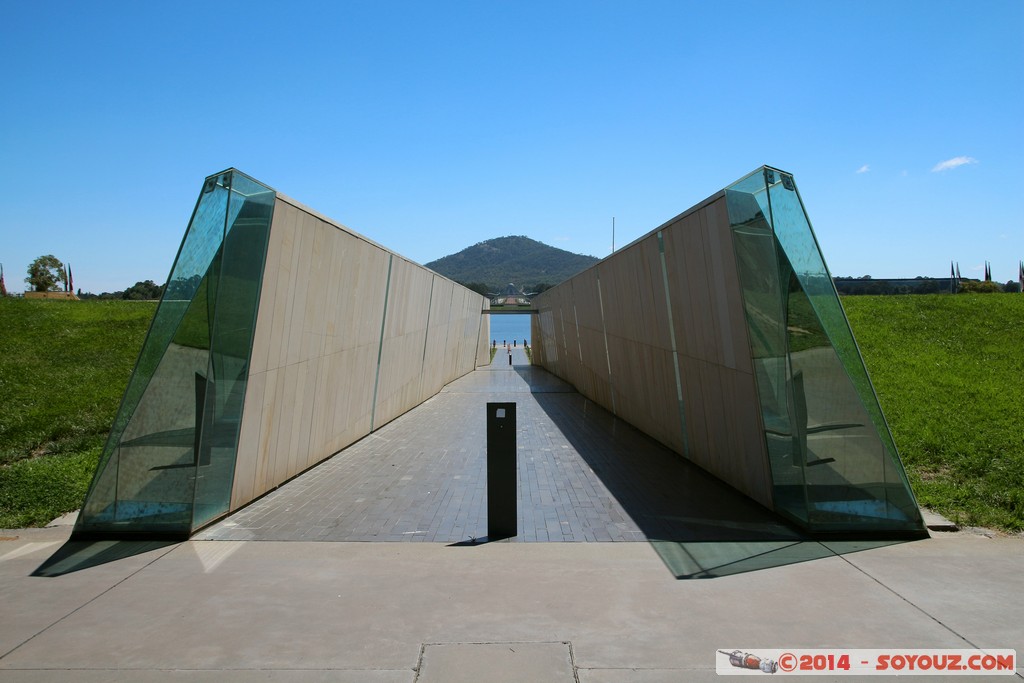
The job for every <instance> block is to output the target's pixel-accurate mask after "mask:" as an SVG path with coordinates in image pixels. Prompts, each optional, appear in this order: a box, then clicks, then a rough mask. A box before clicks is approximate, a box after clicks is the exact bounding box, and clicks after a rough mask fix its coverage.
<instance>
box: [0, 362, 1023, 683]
mask: <svg viewBox="0 0 1024 683" xmlns="http://www.w3.org/2000/svg"><path fill="white" fill-rule="evenodd" d="M501 358H502V357H501V355H500V353H499V356H498V359H499V360H500V359H501ZM514 360H516V361H517V363H516V364H515V365H513V366H512V368H511V369H509V367H508V366H507V364H504V365H499V364H496V365H494V366H493V367H491V368H488V369H480V370H477V371H476V372H474V373H471V374H470V375H468V376H466V377H464V378H462V379H460V380H458V381H456V382H454V383H452V384H451V385H449V386H448V387H447V388H446V389H445V390H444V392H442V393H441V394H440V395H438V396H436V397H434V398H433V399H431V400H430V401H428V402H427V403H425V404H424V405H423V406H421V407H419V408H416V409H414V410H413V411H411V412H410V413H408V414H407V415H405V416H402V417H401V418H399V419H397V420H395V421H393V422H392V423H390V424H388V425H386V426H385V427H384V428H382V429H380V430H379V431H377V432H375V433H374V434H373V435H371V436H369V437H367V438H365V439H363V440H361V441H360V442H358V443H356V444H354V445H353V446H352V447H350V448H348V449H346V450H345V451H343V452H341V453H339V454H338V455H336V456H335V457H334V458H332V459H330V460H329V461H328V462H326V463H324V464H323V465H321V466H318V467H316V468H314V469H312V470H310V471H308V472H306V473H305V474H303V475H301V476H299V477H297V478H295V479H294V480H292V481H291V482H288V483H287V484H285V485H283V486H281V487H280V488H279V489H277V490H276V491H274V492H272V493H271V494H269V495H267V496H265V497H263V498H262V499H261V500H259V501H257V502H255V503H254V504H252V505H250V506H249V507H247V508H245V509H244V510H242V511H241V512H239V513H237V514H235V515H233V516H231V517H229V518H227V519H225V520H222V521H221V522H219V523H218V524H215V525H213V526H211V527H209V528H207V529H206V530H204V531H203V532H202V533H201V534H199V535H198V536H197V537H195V538H193V539H192V540H190V541H187V542H182V543H166V542H165V543H160V542H145V541H136V542H130V541H104V542H92V543H84V542H71V541H69V534H70V527H68V526H53V527H50V528H45V529H19V530H10V531H0V615H2V616H3V618H2V619H0V683H7V682H10V683H41V682H46V683H50V682H54V681H55V682H57V683H63V682H65V681H66V682H71V681H74V682H76V683H78V682H82V681H84V682H85V683H99V682H101V681H103V682H106V681H141V682H143V683H179V682H181V681H196V682H201V683H205V682H212V681H217V682H218V683H220V682H222V681H227V682H229V683H231V682H246V683H248V682H250V681H270V682H272V683H298V682H300V681H301V682H305V681H317V682H327V681H331V682H334V683H357V682H363V681H366V682H368V683H461V682H463V681H473V682H474V683H476V682H483V681H486V682H493V683H502V682H530V683H533V682H539V683H547V682H550V683H613V682H614V683H669V682H678V681H697V682H702V681H703V682H707V681H715V680H720V679H721V677H720V676H719V675H718V674H717V673H716V670H715V663H716V657H719V655H717V654H716V653H717V652H718V651H719V650H727V651H729V650H733V649H744V650H755V649H759V648H761V649H779V648H785V649H789V650H796V649H810V648H843V649H848V648H886V649H892V648H906V649H931V650H937V651H941V650H946V649H964V648H985V649H1015V650H1016V651H1017V652H1018V653H1022V652H1024V626H1022V620H1021V618H1020V615H1021V614H1022V613H1024V590H1021V589H1022V588H1024V581H1022V579H1021V567H1022V566H1024V540H1022V539H1020V538H1011V537H1003V536H998V535H991V534H989V535H982V534H979V533H971V532H957V533H937V534H933V537H932V538H930V539H926V540H921V541H914V542H906V543H895V542H885V543H868V542H860V543H838V542H835V543H829V542H815V541H810V540H807V539H803V538H800V537H799V536H798V535H797V534H795V532H793V531H792V530H790V529H789V528H788V527H787V526H786V525H784V524H783V523H782V522H781V521H779V520H778V519H776V518H775V517H774V516H773V515H771V514H770V513H768V512H767V511H765V510H763V509H761V508H760V507H758V506H757V505H755V504H753V503H750V502H749V501H747V500H746V499H744V498H742V497H740V496H738V495H736V494H735V493H733V492H731V490H729V489H728V488H727V487H724V486H723V485H721V484H720V483H719V482H717V481H716V480H714V479H713V478H711V477H709V476H707V475H705V474H703V473H702V472H700V471H699V470H696V469H695V468H692V467H689V466H687V465H686V464H685V463H684V462H683V461H681V460H680V459H679V458H678V457H676V456H674V455H673V454H671V453H670V452H668V451H666V450H665V449H663V448H662V447H660V446H659V445H657V444H656V443H654V442H652V441H651V440H649V439H647V438H646V437H644V436H643V435H641V434H638V433H637V432H636V431H635V430H633V429H632V428H630V427H628V425H625V424H623V423H622V422H621V421H618V420H616V419H615V418H614V417H612V416H610V415H609V414H608V413H607V412H605V411H603V410H600V409H598V408H596V407H595V406H593V404H591V403H589V402H588V401H586V400H585V399H583V398H582V397H581V396H579V395H578V394H577V393H575V392H573V391H572V390H571V388H570V387H568V386H566V385H565V384H563V383H561V382H559V381H558V380H555V379H554V378H553V377H551V376H550V375H548V374H546V373H544V372H543V371H541V370H538V369H535V368H530V367H528V366H526V365H525V359H524V358H523V357H522V356H521V355H519V354H515V355H514ZM488 401H515V402H516V404H517V410H518V416H517V417H518V436H519V447H518V453H519V464H520V468H519V484H520V489H519V490H520V495H519V503H520V505H519V514H520V522H519V534H518V536H517V537H516V538H514V539H505V540H501V541H497V542H488V540H489V539H486V538H483V536H484V535H485V534H486V520H485V519H484V517H483V515H484V508H485V505H484V500H483V498H482V496H483V476H484V473H483V470H482V468H483V456H482V452H483V446H484V443H485V442H484V432H485V424H484V404H485V403H486V402H488ZM364 541H376V542H364ZM1017 665H1018V668H1017V672H1016V673H1017V676H1018V677H1024V667H1022V666H1021V664H1020V661H1019V659H1018V662H1017ZM758 675H760V674H758ZM814 680H821V681H829V680H835V681H856V680H863V681H878V680H885V679H884V678H882V679H879V678H878V677H877V676H871V677H834V676H827V675H823V676H819V677H817V678H815V679H814ZM914 680H920V681H926V680H956V678H955V677H953V678H951V677H942V678H938V677H927V676H924V677H916V678H915V679H914ZM969 680H975V681H982V680H1007V678H1006V677H1005V676H1000V677H999V678H995V677H985V676H971V677H970V679H969ZM1011 680H1012V679H1011Z"/></svg>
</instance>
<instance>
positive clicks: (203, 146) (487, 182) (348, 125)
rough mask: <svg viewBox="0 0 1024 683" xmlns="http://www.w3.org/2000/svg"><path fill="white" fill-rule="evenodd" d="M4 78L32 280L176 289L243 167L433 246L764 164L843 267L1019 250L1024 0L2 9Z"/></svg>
mask: <svg viewBox="0 0 1024 683" xmlns="http://www.w3.org/2000/svg"><path fill="white" fill-rule="evenodd" d="M0 74H2V76H0V78H2V81H0V83H2V86H3V89H2V92H3V98H2V100H3V104H2V106H0V197H2V201H0V263H2V264H3V266H4V269H5V274H6V281H7V286H8V288H9V289H13V290H20V289H24V283H23V278H24V277H25V270H26V268H27V266H28V264H29V263H30V262H31V261H32V259H34V258H35V257H37V256H39V255H41V254H46V253H53V254H55V255H56V256H57V257H58V258H60V259H62V260H64V261H67V262H70V263H71V264H72V268H73V270H74V274H75V284H76V287H81V288H82V289H84V290H86V291H92V292H95V293H99V292H102V291H113V290H118V289H124V288H126V287H128V286H130V285H132V284H134V283H135V282H137V281H139V280H146V279H151V280H155V281H157V282H158V283H162V282H163V281H164V280H165V279H166V277H167V273H168V272H169V270H170V267H171V263H172V260H173V258H174V255H175V252H176V250H177V247H178V244H179V243H180V241H181V237H182V235H183V232H184V229H185V226H186V225H187V223H188V219H189V215H190V214H191V211H192V208H193V206H194V203H195V200H196V197H197V196H198V194H199V191H200V188H201V183H202V179H203V178H204V177H205V176H206V175H209V174H212V173H214V172H216V171H219V170H222V169H224V168H227V167H230V166H234V167H236V168H239V169H240V170H242V171H244V172H246V173H248V174H249V175H252V176H253V177H255V178H257V179H258V180H261V181H262V182H264V183H266V184H268V185H270V186H271V187H274V188H275V189H277V190H279V191H281V192H283V193H284V194H287V195H289V196H291V197H293V198H295V199H297V200H299V201H300V202H303V203H305V204H307V205H309V206H311V207H313V208H315V209H317V210H318V211H320V212H321V213H323V214H326V215H328V216H330V217H332V218H334V219H335V220H337V221H339V222H341V223H343V224H345V225H347V226H349V227H350V228H352V229H354V230H356V231H358V232H360V233H362V234H364V235H366V236H367V237H370V238H371V239H373V240H375V241H377V242H379V243H381V244H383V245H385V246H387V247H389V248H392V249H394V250H395V251H397V252H399V253H401V254H403V255H405V256H407V257H409V258H411V259H413V260H415V261H418V262H420V263H425V262H428V261H431V260H433V259H435V258H439V257H441V256H444V255H447V254H449V253H453V252H455V251H458V250H460V249H462V248H464V247H467V246H469V245H471V244H474V243H476V242H479V241H481V240H484V239H488V238H491V237H498V236H503V235H517V234H523V235H527V236H529V237H532V238H534V239H538V240H541V241H542V242H545V243H547V244H550V245H553V246H557V247H561V248H563V249H568V250H570V251H573V252H577V253H585V254H592V255H595V256H605V255H607V254H608V252H609V250H610V247H611V221H612V217H613V216H614V217H615V219H616V243H617V245H618V246H622V245H624V244H626V243H627V242H629V241H631V240H633V239H635V238H637V237H639V236H641V235H643V234H645V233H647V232H649V231H650V230H652V229H654V228H655V227H657V226H658V225H660V224H661V223H663V222H664V221H666V220H668V219H669V218H671V217H672V216H674V215H676V214H678V213H680V212H681V211H683V210H685V209H687V208H689V207H690V206H692V205H693V204H695V203H697V202H699V201H700V200H702V199H704V198H705V197H707V196H709V195H710V194H712V193H714V192H716V191H717V190H719V189H721V188H722V187H724V186H726V185H728V184H729V183H731V182H733V181H734V180H737V179H738V178H740V177H741V176H743V175H745V174H746V173H747V172H749V171H751V170H753V169H754V168H756V167H758V166H760V165H761V164H769V165H772V166H776V167H779V168H782V169H784V170H788V171H790V172H792V173H793V174H794V175H795V177H796V181H797V184H798V186H799V188H800V191H801V194H802V195H803V198H804V201H805V204H806V206H807V209H808V213H809V215H810V217H811V220H812V222H813V224H814V227H815V231H816V232H817V235H818V239H819V241H820V243H821V245H822V248H823V250H824V252H825V257H826V260H827V262H828V264H829V267H830V269H831V270H832V273H833V274H834V275H853V276H860V275H865V274H870V275H872V276H874V277H898V276H910V277H913V276H916V275H930V276H945V275H947V274H948V269H949V262H950V260H951V259H952V260H956V261H958V262H959V263H960V268H961V272H962V274H963V275H965V276H975V277H980V276H981V274H982V264H983V263H984V261H986V260H988V261H991V262H992V270H993V276H994V278H995V279H997V280H999V281H1001V282H1005V281H1007V280H1009V279H1011V278H1013V279H1015V278H1016V276H1017V264H1018V262H1019V260H1020V259H1022V258H1024V218H1022V212H1021V209H1020V204H1021V193H1022V190H1021V187H1022V186H1024V182H1022V181H1024V171H1022V162H1024V106H1022V105H1024V2H1022V1H1021V0H990V1H989V0H986V1H980V2H979V1H978V0H970V1H964V2H959V1H945V0H929V1H928V2H916V1H891V0H886V1H885V2H882V1H873V0H868V1H866V2H832V1H828V2H821V1H813V2H812V1H806V2H804V1H801V2H792V1H787V0H776V1H774V2H772V3H763V2H757V3H754V2H728V3H726V2H706V1H702V2H686V1H683V0H677V1H673V2H625V1H624V0H620V1H618V2H601V1H597V0H595V1H593V2H568V1H567V2H557V1H555V2H530V1H525V0H517V1H515V2H511V1H500V0H486V1H485V0H479V1H477V2H468V1H460V2H456V1H448V2H427V1H423V0H420V1H418V2H386V1H372V2H370V1H367V2H324V3H304V2H289V3H278V4H271V3H260V2H230V1H228V2H217V3H211V2H202V3H199V2H174V3H158V2H137V1H135V2H114V1H99V0H97V1H93V2H50V1H46V0H40V1H37V2H25V1H24V0H0ZM1015 198H1016V199H1015Z"/></svg>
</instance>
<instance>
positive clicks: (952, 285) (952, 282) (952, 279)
mask: <svg viewBox="0 0 1024 683" xmlns="http://www.w3.org/2000/svg"><path fill="white" fill-rule="evenodd" d="M949 293H950V294H956V271H955V270H953V262H952V261H950V262H949Z"/></svg>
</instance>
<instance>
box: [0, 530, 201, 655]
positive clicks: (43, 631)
mask: <svg viewBox="0 0 1024 683" xmlns="http://www.w3.org/2000/svg"><path fill="white" fill-rule="evenodd" d="M180 546H181V543H175V544H174V545H172V546H170V547H169V548H168V549H167V551H166V552H163V553H160V556H159V557H154V558H153V560H152V561H150V562H147V563H146V564H144V565H143V566H141V567H139V568H138V569H136V570H135V571H133V572H132V573H131V574H129V575H128V576H126V577H124V578H123V579H121V580H120V581H118V582H116V583H115V584H114V585H113V586H111V587H110V588H107V589H106V590H104V591H101V592H99V593H97V594H96V595H94V596H93V597H91V598H89V599H88V600H86V601H85V602H83V603H82V604H81V605H79V606H78V607H76V608H75V609H73V610H71V611H70V612H68V613H67V614H65V615H64V616H62V617H61V618H60V619H58V620H57V621H55V622H53V623H52V624H50V625H49V626H46V627H44V628H42V629H40V630H39V631H37V632H36V633H34V634H33V635H31V636H29V637H28V638H26V639H25V640H23V641H21V642H20V643H18V644H17V645H15V646H14V647H12V648H11V649H10V650H8V651H7V652H5V653H3V654H2V655H0V661H3V659H4V658H5V657H7V656H8V655H10V654H12V653H13V652H15V651H16V650H18V649H19V648H21V647H23V646H24V645H26V644H27V643H30V642H32V641H33V640H35V639H36V638H38V637H39V636H41V635H42V634H44V633H46V632H47V631H49V630H50V629H51V628H53V627H54V626H56V625H57V624H59V623H60V622H62V621H64V620H65V619H67V618H68V617H70V616H71V615H72V614H75V613H77V612H78V611H79V610H81V609H83V608H85V607H88V606H89V605H91V604H92V603H94V602H96V601H97V600H99V599H100V598H102V597H103V596H104V595H106V594H107V593H109V592H110V591H112V590H114V589H115V588H117V587H118V586H120V585H121V584H122V583H124V582H125V581H127V580H128V579H130V578H132V577H134V576H135V575H136V574H138V573H139V572H141V571H142V570H144V569H147V568H149V567H150V566H152V565H153V564H154V563H155V562H157V561H158V560H161V559H163V558H164V557H165V556H166V555H167V554H168V553H171V552H173V551H174V550H175V549H177V548H179V547H180Z"/></svg>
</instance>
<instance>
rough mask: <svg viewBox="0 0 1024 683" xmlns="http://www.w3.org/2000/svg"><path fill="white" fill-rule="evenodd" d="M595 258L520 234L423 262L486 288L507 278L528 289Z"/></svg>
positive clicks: (553, 281) (570, 272) (504, 282)
mask: <svg viewBox="0 0 1024 683" xmlns="http://www.w3.org/2000/svg"><path fill="white" fill-rule="evenodd" d="M598 260H599V259H596V258H594V257H593V256H584V255H583V254H573V253H572V252H569V251H565V250H564V249H557V248H555V247H549V246H548V245H546V244H543V243H541V242H538V241H537V240H532V239H530V238H529V237H523V236H521V235H520V236H515V237H496V238H494V239H490V240H486V241H484V242H480V243H478V244H474V245H473V246H471V247H467V248H465V249H463V250H462V251H460V252H459V253H457V254H451V255H450V256H444V257H442V258H439V259H437V260H436V261H431V262H430V263H427V264H426V266H427V268H430V269H431V270H435V271H437V272H438V273H440V274H441V275H444V276H445V277H448V278H451V279H452V280H455V281H457V282H462V283H483V284H486V285H487V288H488V289H489V291H491V292H498V291H504V288H505V287H506V286H507V285H508V283H510V282H512V283H514V284H515V285H516V287H520V286H525V287H526V289H527V290H532V289H534V288H536V286H537V285H542V284H546V285H557V284H558V283H559V282H562V281H564V280H567V279H569V278H570V277H572V276H573V275H575V274H576V273H578V272H580V271H581V270H583V269H585V268H587V267H588V266H591V265H593V264H594V263H597V262H598Z"/></svg>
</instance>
